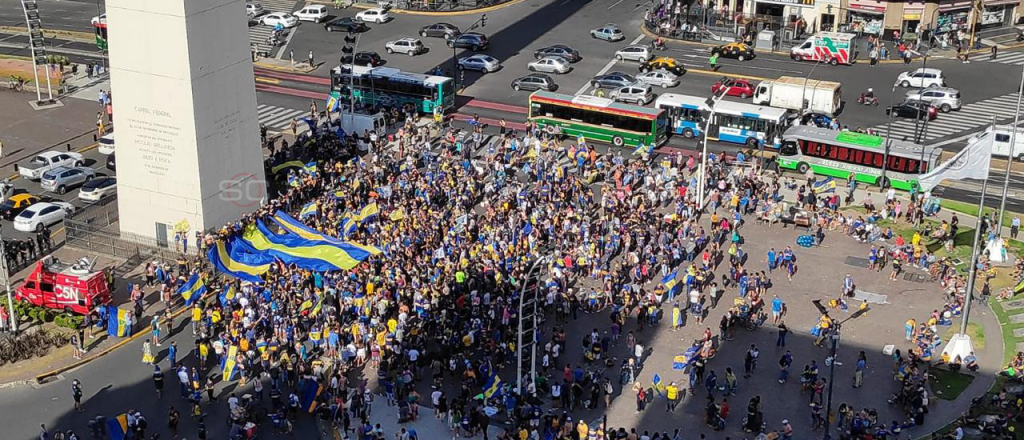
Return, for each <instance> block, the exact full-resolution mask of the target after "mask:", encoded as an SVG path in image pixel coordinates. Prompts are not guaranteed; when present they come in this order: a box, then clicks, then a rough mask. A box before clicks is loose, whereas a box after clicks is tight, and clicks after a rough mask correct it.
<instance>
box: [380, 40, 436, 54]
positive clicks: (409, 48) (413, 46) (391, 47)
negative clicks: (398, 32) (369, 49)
mask: <svg viewBox="0 0 1024 440" xmlns="http://www.w3.org/2000/svg"><path fill="white" fill-rule="evenodd" d="M384 50H385V51H387V53H395V52H398V53H404V54H406V55H409V56H413V55H419V54H421V53H423V52H426V51H427V48H426V47H425V46H423V42H422V41H420V39H419V38H412V37H406V38H402V39H400V40H395V41H389V42H388V43H387V44H385V45H384Z"/></svg>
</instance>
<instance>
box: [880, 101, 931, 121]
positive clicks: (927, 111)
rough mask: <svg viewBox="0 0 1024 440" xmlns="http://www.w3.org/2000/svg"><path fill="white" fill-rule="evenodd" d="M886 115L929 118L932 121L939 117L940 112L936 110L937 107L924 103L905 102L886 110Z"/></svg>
mask: <svg viewBox="0 0 1024 440" xmlns="http://www.w3.org/2000/svg"><path fill="white" fill-rule="evenodd" d="M885 114H886V115H889V114H891V115H893V116H898V117H901V118H916V119H925V118H927V119H928V120H929V121H931V120H934V119H935V118H936V117H937V116H938V115H939V110H938V109H937V108H935V106H933V105H931V104H929V103H927V102H924V101H903V102H901V103H899V104H896V105H894V106H892V107H888V108H886V109H885Z"/></svg>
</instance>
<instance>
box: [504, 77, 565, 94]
mask: <svg viewBox="0 0 1024 440" xmlns="http://www.w3.org/2000/svg"><path fill="white" fill-rule="evenodd" d="M556 89H558V84H555V80H554V79H552V78H551V77H550V76H548V75H545V74H543V73H531V74H529V75H526V76H524V77H520V78H516V79H514V80H513V81H512V90H515V91H517V92H518V91H520V90H527V91H531V92H532V91H534V90H547V91H549V92H553V91H555V90H556Z"/></svg>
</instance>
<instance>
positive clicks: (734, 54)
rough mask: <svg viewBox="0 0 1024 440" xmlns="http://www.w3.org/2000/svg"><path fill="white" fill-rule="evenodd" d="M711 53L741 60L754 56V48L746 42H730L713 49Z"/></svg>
mask: <svg viewBox="0 0 1024 440" xmlns="http://www.w3.org/2000/svg"><path fill="white" fill-rule="evenodd" d="M711 53H717V54H718V56H720V57H724V58H734V59H737V60H740V61H745V60H750V59H753V58H754V48H753V47H750V46H748V45H747V44H745V43H739V42H735V43H729V44H725V45H722V46H718V47H715V48H712V49H711Z"/></svg>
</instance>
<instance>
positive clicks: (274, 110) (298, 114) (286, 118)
mask: <svg viewBox="0 0 1024 440" xmlns="http://www.w3.org/2000/svg"><path fill="white" fill-rule="evenodd" d="M308 114H309V111H308V110H296V109H293V108H286V107H278V106H276V105H267V104H259V105H257V106H256V116H257V119H259V121H260V124H264V125H266V126H267V128H268V129H269V130H270V131H278V132H280V131H285V130H290V129H291V125H292V120H294V119H295V118H302V117H305V116H308ZM298 125H299V127H298V128H300V129H301V128H305V126H306V124H305V123H302V122H300V123H299V124H298ZM300 131H301V130H300Z"/></svg>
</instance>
